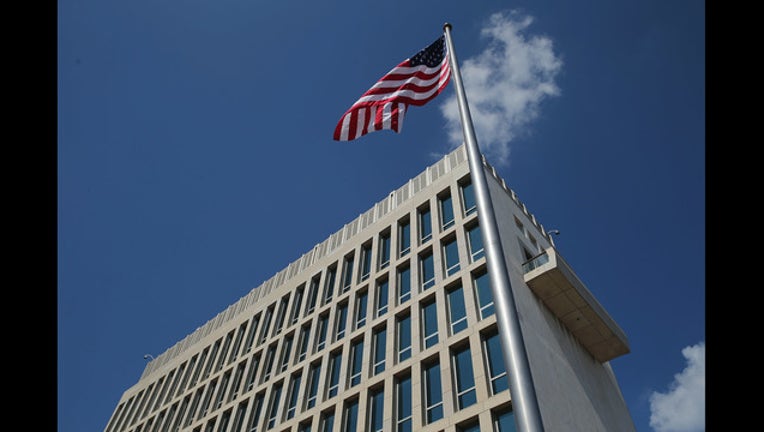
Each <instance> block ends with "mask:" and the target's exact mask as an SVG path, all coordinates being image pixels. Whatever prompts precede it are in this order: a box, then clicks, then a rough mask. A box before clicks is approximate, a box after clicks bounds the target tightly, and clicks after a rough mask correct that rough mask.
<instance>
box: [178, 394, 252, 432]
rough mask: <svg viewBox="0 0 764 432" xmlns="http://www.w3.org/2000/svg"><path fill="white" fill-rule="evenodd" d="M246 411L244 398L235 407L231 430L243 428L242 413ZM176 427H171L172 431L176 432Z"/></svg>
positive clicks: (244, 413)
mask: <svg viewBox="0 0 764 432" xmlns="http://www.w3.org/2000/svg"><path fill="white" fill-rule="evenodd" d="M246 413H247V400H244V401H243V402H242V403H240V404H239V405H238V406H237V407H236V415H235V416H234V417H233V426H232V427H231V430H232V431H240V430H243V429H242V426H243V425H244V415H246ZM176 430H177V429H176V428H174V427H173V428H172V431H173V432H176Z"/></svg>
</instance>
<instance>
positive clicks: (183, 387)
mask: <svg viewBox="0 0 764 432" xmlns="http://www.w3.org/2000/svg"><path fill="white" fill-rule="evenodd" d="M195 363H196V356H193V357H191V360H189V363H188V367H187V368H186V373H185V374H184V375H183V380H181V382H180V386H179V387H178V393H176V394H175V396H180V395H182V394H183V392H184V391H186V382H187V381H188V376H189V375H190V374H191V371H192V370H193V369H194V364H195ZM182 367H183V366H181V368H182Z"/></svg>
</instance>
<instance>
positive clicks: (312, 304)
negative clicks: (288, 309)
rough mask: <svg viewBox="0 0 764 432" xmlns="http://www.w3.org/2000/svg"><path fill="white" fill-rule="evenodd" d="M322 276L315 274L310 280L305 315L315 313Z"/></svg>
mask: <svg viewBox="0 0 764 432" xmlns="http://www.w3.org/2000/svg"><path fill="white" fill-rule="evenodd" d="M319 278H320V276H314V277H313V279H311V281H310V288H308V302H307V305H306V306H305V308H306V309H305V315H309V314H311V313H313V311H314V310H315V309H316V298H318V281H319Z"/></svg>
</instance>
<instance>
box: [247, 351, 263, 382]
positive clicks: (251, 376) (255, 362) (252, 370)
mask: <svg viewBox="0 0 764 432" xmlns="http://www.w3.org/2000/svg"><path fill="white" fill-rule="evenodd" d="M259 366H260V353H257V354H255V356H254V357H252V364H250V365H249V372H247V390H246V391H250V390H252V389H253V388H255V376H257V368H258V367H259Z"/></svg>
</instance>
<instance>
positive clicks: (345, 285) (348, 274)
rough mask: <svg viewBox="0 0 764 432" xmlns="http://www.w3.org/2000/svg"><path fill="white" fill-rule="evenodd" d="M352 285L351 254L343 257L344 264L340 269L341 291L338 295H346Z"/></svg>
mask: <svg viewBox="0 0 764 432" xmlns="http://www.w3.org/2000/svg"><path fill="white" fill-rule="evenodd" d="M352 285H353V254H350V255H348V256H346V257H345V263H344V265H343V267H342V290H341V291H340V294H343V293H346V292H348V291H349V290H350V287H351V286H352Z"/></svg>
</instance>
